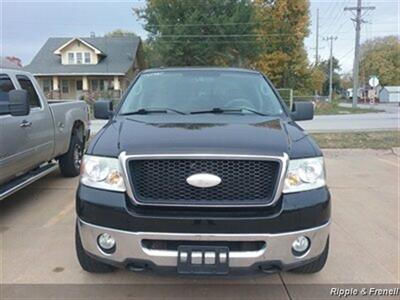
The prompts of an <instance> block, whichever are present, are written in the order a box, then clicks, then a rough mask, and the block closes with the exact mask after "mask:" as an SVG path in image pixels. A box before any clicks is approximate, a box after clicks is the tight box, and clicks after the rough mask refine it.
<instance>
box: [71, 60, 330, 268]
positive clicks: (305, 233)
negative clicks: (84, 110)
mask: <svg viewBox="0 0 400 300" xmlns="http://www.w3.org/2000/svg"><path fill="white" fill-rule="evenodd" d="M313 113H314V110H313V105H312V104H311V103H306V102H295V103H294V104H293V109H292V111H289V110H288V108H287V107H286V106H285V104H284V103H283V102H282V100H281V99H280V96H279V94H278V93H277V91H276V90H275V88H274V87H273V85H272V84H271V82H270V81H269V80H268V78H266V76H264V75H263V74H261V73H259V72H257V71H253V70H244V69H225V68H167V69H164V68H161V69H151V70H146V71H143V72H142V73H140V74H139V75H138V76H137V77H136V79H135V80H134V82H133V83H132V84H131V86H130V88H129V89H128V91H127V92H126V94H125V95H124V97H123V98H122V100H121V102H120V105H119V106H118V107H117V108H116V109H113V107H112V104H111V102H110V101H107V100H102V101H98V102H97V103H96V105H95V117H96V118H99V119H108V120H109V121H108V123H107V124H106V125H105V126H104V127H103V128H102V129H101V131H100V132H99V133H98V134H97V136H96V137H95V138H94V139H93V140H92V142H91V143H90V146H89V147H88V149H87V153H86V155H85V156H84V158H83V162H82V173H81V179H80V185H79V188H78V191H77V198H76V208H77V215H78V218H77V223H76V250H77V256H78V259H79V262H80V264H81V266H82V268H83V269H84V270H86V271H89V272H108V271H112V270H114V269H115V268H116V267H122V268H127V269H129V270H133V271H143V270H146V269H153V270H161V271H163V270H167V271H174V272H178V273H180V274H234V273H241V272H254V271H255V272H257V271H258V272H260V271H261V272H265V273H270V272H274V271H279V270H290V271H294V272H299V273H314V272H318V271H320V270H321V269H322V268H323V267H324V265H325V263H326V260H327V256H328V248H329V224H330V193H329V191H328V188H327V186H326V181H325V167H324V160H323V157H322V153H321V150H320V149H319V148H318V146H317V144H316V143H315V142H314V140H313V139H312V138H311V137H309V136H308V135H307V133H305V132H304V131H303V130H302V129H301V128H300V127H299V126H298V125H297V124H296V123H295V121H298V120H310V119H312V118H313Z"/></svg>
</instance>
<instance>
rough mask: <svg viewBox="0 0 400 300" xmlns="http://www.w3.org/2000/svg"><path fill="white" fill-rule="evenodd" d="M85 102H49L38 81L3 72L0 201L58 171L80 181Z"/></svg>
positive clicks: (0, 87)
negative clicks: (78, 178) (78, 177)
mask: <svg viewBox="0 0 400 300" xmlns="http://www.w3.org/2000/svg"><path fill="white" fill-rule="evenodd" d="M88 120H89V113H88V107H87V105H86V104H85V102H82V101H47V99H46V98H45V97H44V95H43V93H42V91H41V89H40V87H39V85H38V83H37V82H36V80H35V78H34V77H33V76H32V75H31V74H29V73H27V72H23V71H20V70H11V69H1V68H0V200H2V199H4V198H5V197H7V196H9V195H10V194H12V193H14V192H16V191H17V190H19V189H21V188H23V187H25V186H26V185H28V184H30V183H32V182H34V181H35V180H37V179H39V178H41V177H43V176H45V175H46V174H48V173H50V172H52V171H53V170H54V169H55V168H57V162H58V164H59V166H60V170H61V174H62V175H63V176H66V177H74V176H77V175H79V172H80V163H81V158H82V155H83V151H84V147H85V142H86V141H87V139H88V137H89V129H88V128H89V126H88Z"/></svg>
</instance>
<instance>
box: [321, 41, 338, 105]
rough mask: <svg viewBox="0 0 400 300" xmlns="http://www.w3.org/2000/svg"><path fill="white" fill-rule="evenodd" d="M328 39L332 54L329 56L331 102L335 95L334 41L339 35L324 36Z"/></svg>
mask: <svg viewBox="0 0 400 300" xmlns="http://www.w3.org/2000/svg"><path fill="white" fill-rule="evenodd" d="M324 40H326V41H330V42H331V52H330V53H331V54H330V56H329V102H332V95H333V90H332V81H333V80H332V78H333V41H334V40H337V36H329V37H326V38H324Z"/></svg>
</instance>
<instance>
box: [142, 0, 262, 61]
mask: <svg viewBox="0 0 400 300" xmlns="http://www.w3.org/2000/svg"><path fill="white" fill-rule="evenodd" d="M135 12H136V14H137V15H138V17H139V18H141V19H142V20H144V21H145V22H146V25H145V26H144V27H145V29H146V30H147V31H148V32H149V38H148V41H147V46H146V50H147V51H150V53H149V54H148V56H147V57H148V58H149V59H151V61H149V64H150V65H152V66H154V65H156V64H161V65H163V66H193V65H200V66H201V65H211V66H212V65H218V66H248V65H249V63H250V61H251V60H252V59H253V57H254V56H255V55H256V52H257V47H256V45H257V41H256V40H255V38H254V27H255V24H254V19H253V17H254V8H253V5H252V1H251V0H201V1H187V0H149V1H148V2H147V6H146V8H144V9H136V10H135Z"/></svg>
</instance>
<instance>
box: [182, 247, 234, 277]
mask: <svg viewBox="0 0 400 300" xmlns="http://www.w3.org/2000/svg"><path fill="white" fill-rule="evenodd" d="M177 268H178V273H180V274H221V275H222V274H227V273H228V272H229V248H228V247H223V246H196V245H194V246H187V245H184V246H179V247H178V263H177Z"/></svg>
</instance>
